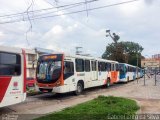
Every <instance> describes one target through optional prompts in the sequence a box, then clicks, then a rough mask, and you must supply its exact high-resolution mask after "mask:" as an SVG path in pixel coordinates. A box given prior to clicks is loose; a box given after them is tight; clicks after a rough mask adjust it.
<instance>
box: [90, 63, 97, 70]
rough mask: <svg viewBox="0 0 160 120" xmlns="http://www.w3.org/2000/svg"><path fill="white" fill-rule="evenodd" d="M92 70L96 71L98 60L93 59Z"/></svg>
mask: <svg viewBox="0 0 160 120" xmlns="http://www.w3.org/2000/svg"><path fill="white" fill-rule="evenodd" d="M91 64H92V71H96V61H92V62H91Z"/></svg>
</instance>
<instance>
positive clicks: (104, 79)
mask: <svg viewBox="0 0 160 120" xmlns="http://www.w3.org/2000/svg"><path fill="white" fill-rule="evenodd" d="M37 64H38V65H37V71H36V79H37V82H36V84H37V86H38V88H39V90H40V91H42V92H46V91H47V92H55V93H65V92H71V91H74V92H75V94H80V93H81V92H82V91H83V90H84V89H86V88H90V87H95V86H101V85H106V86H110V85H111V84H114V83H117V82H128V81H130V80H134V79H136V78H139V77H142V72H141V69H140V68H138V69H137V68H136V67H135V66H131V65H128V64H125V63H118V62H116V61H111V60H104V59H100V58H93V57H86V56H69V55H65V54H50V55H43V56H41V57H39V59H38V63H37ZM25 98H26V58H25V51H24V50H23V49H17V48H12V49H11V48H9V47H8V48H7V47H3V46H1V47H0V107H4V106H8V105H12V104H16V103H20V102H22V101H24V100H25Z"/></svg>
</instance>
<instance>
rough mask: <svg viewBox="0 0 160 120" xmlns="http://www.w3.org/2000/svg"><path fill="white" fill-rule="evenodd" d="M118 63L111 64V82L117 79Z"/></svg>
mask: <svg viewBox="0 0 160 120" xmlns="http://www.w3.org/2000/svg"><path fill="white" fill-rule="evenodd" d="M115 71H116V65H115V64H114V63H112V64H111V83H114V82H115V81H116V75H115Z"/></svg>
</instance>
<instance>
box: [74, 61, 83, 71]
mask: <svg viewBox="0 0 160 120" xmlns="http://www.w3.org/2000/svg"><path fill="white" fill-rule="evenodd" d="M75 63H76V71H77V72H84V60H83V59H76V60H75Z"/></svg>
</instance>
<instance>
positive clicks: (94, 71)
mask: <svg viewBox="0 0 160 120" xmlns="http://www.w3.org/2000/svg"><path fill="white" fill-rule="evenodd" d="M96 66H97V63H96V61H91V79H92V81H96V80H98V76H97V69H96V68H97V67H96Z"/></svg>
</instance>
